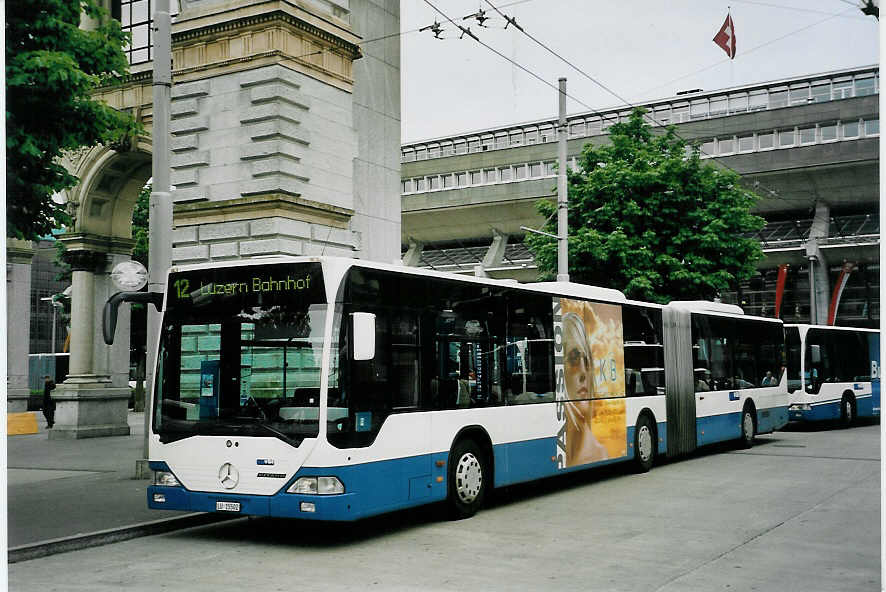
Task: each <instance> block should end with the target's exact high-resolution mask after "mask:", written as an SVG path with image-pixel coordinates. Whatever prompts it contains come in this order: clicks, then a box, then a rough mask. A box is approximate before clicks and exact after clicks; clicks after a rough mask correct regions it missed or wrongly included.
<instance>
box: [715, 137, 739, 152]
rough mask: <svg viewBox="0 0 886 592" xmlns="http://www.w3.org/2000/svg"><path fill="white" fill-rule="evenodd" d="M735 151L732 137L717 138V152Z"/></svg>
mask: <svg viewBox="0 0 886 592" xmlns="http://www.w3.org/2000/svg"><path fill="white" fill-rule="evenodd" d="M734 151H735V140H734V138H720V139H718V140H717V152H718V154H731V153H732V152H734Z"/></svg>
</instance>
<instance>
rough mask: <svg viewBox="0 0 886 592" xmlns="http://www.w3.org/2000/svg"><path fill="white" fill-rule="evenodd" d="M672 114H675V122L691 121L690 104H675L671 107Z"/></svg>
mask: <svg viewBox="0 0 886 592" xmlns="http://www.w3.org/2000/svg"><path fill="white" fill-rule="evenodd" d="M671 114H672V116H673V120H674V123H681V122H684V121H689V105H687V104H686V103H683V104H681V105H673V106H672V107H671Z"/></svg>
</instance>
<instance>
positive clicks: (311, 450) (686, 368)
mask: <svg viewBox="0 0 886 592" xmlns="http://www.w3.org/2000/svg"><path fill="white" fill-rule="evenodd" d="M162 313H163V318H162V331H161V333H162V335H161V340H160V343H159V353H158V366H157V369H156V374H155V376H156V379H155V383H156V384H155V389H154V392H153V395H152V398H153V413H152V419H151V423H150V434H149V455H150V456H149V460H150V467H151V468H152V469H153V471H154V482H153V485H152V486H150V487H149V488H148V493H147V497H148V500H147V501H148V505H149V506H150V507H151V508H156V509H163V510H170V509H172V510H187V511H205V512H216V511H217V512H232V513H239V514H243V515H264V516H282V517H299V518H306V519H319V520H356V519H359V518H363V517H366V516H371V515H375V514H380V513H383V512H389V511H393V510H397V509H400V508H406V507H410V506H417V505H421V504H426V503H430V502H440V501H445V502H447V505H448V507H449V509H450V511H451V513H452V515H453V516H454V517H466V516H470V515H472V514H473V513H474V512H476V511H477V509H478V508H479V507H480V505H481V504H482V503H483V500H484V497H485V496H486V495H487V494H488V493H489V491H490V489H491V488H493V487H500V486H505V485H510V484H515V483H519V482H526V481H530V480H534V479H539V478H544V477H549V476H553V475H557V474H561V473H564V472H568V471H575V470H580V469H584V468H588V467H594V466H599V465H605V464H609V463H614V462H619V461H629V462H632V463H633V464H634V465H635V466H636V468H637V469H638V470H640V471H645V470H649V468H650V467H651V466H652V464H653V461H654V459H655V458H656V456H658V455H668V456H678V455H683V454H687V453H689V452H691V451H693V450H694V449H695V448H696V447H698V446H702V445H706V444H710V443H713V442H719V441H725V440H735V441H736V442H737V443H739V444H740V445H743V446H750V445H751V444H752V443H753V439H754V436H755V434H759V433H764V432H771V431H773V430H776V429H778V428H780V427H782V426H783V425H785V424H786V423H787V420H788V419H787V415H788V411H787V409H788V393H787V378H786V376H785V375H784V374H783V373H780V372H779V370H780V369H781V368H782V366H783V358H784V332H783V325H782V323H781V322H780V321H777V320H773V319H763V318H756V317H747V316H744V315H742V314H740V313H741V309H739V308H738V307H734V306H729V305H723V304H715V303H700V302H687V303H671V304H669V305H667V306H661V305H657V304H648V303H642V302H634V301H629V300H627V299H626V298H625V297H624V295H623V294H622V293H621V292H617V291H614V290H611V289H606V288H597V287H591V286H584V285H579V284H571V283H539V284H517V283H514V282H507V281H501V280H491V279H482V278H468V277H461V276H456V275H452V274H441V273H437V272H431V271H427V270H420V269H413V268H406V267H402V266H397V265H383V264H374V263H368V262H363V261H357V260H350V259H343V258H333V257H299V258H279V259H274V260H268V261H265V262H256V261H254V260H253V261H243V262H237V263H229V264H224V265H221V264H206V265H198V266H189V267H175V268H173V269H171V271H170V273H169V276H168V284H167V291H166V294H165V302H164V304H163V311H162Z"/></svg>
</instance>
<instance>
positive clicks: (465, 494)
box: [447, 439, 488, 520]
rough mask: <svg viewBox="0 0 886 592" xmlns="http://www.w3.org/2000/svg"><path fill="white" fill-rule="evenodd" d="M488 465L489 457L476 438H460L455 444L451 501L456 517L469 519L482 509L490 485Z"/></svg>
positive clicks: (452, 461) (452, 515)
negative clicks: (484, 453) (475, 440)
mask: <svg viewBox="0 0 886 592" xmlns="http://www.w3.org/2000/svg"><path fill="white" fill-rule="evenodd" d="M486 466H487V465H486V458H485V456H484V455H483V452H482V451H481V450H480V447H479V446H478V445H477V443H476V442H474V441H473V440H470V439H465V440H460V441H458V442H457V443H456V444H455V446H453V447H452V451H451V452H450V454H449V488H448V492H449V494H448V497H447V501H448V504H449V510H450V515H451V517H452V518H453V519H455V520H459V519H461V518H469V517H471V516H473V515H474V514H476V513H477V510H478V509H480V506H481V505H482V504H483V498H484V496H485V494H486V487H487V484H488V475H487V470H486Z"/></svg>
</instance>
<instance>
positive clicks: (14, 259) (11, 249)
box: [6, 237, 34, 263]
mask: <svg viewBox="0 0 886 592" xmlns="http://www.w3.org/2000/svg"><path fill="white" fill-rule="evenodd" d="M33 258H34V243H32V242H31V241H28V240H21V239H17V238H8V237H7V239H6V260H7V261H8V262H9V263H30V262H31V259H33Z"/></svg>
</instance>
